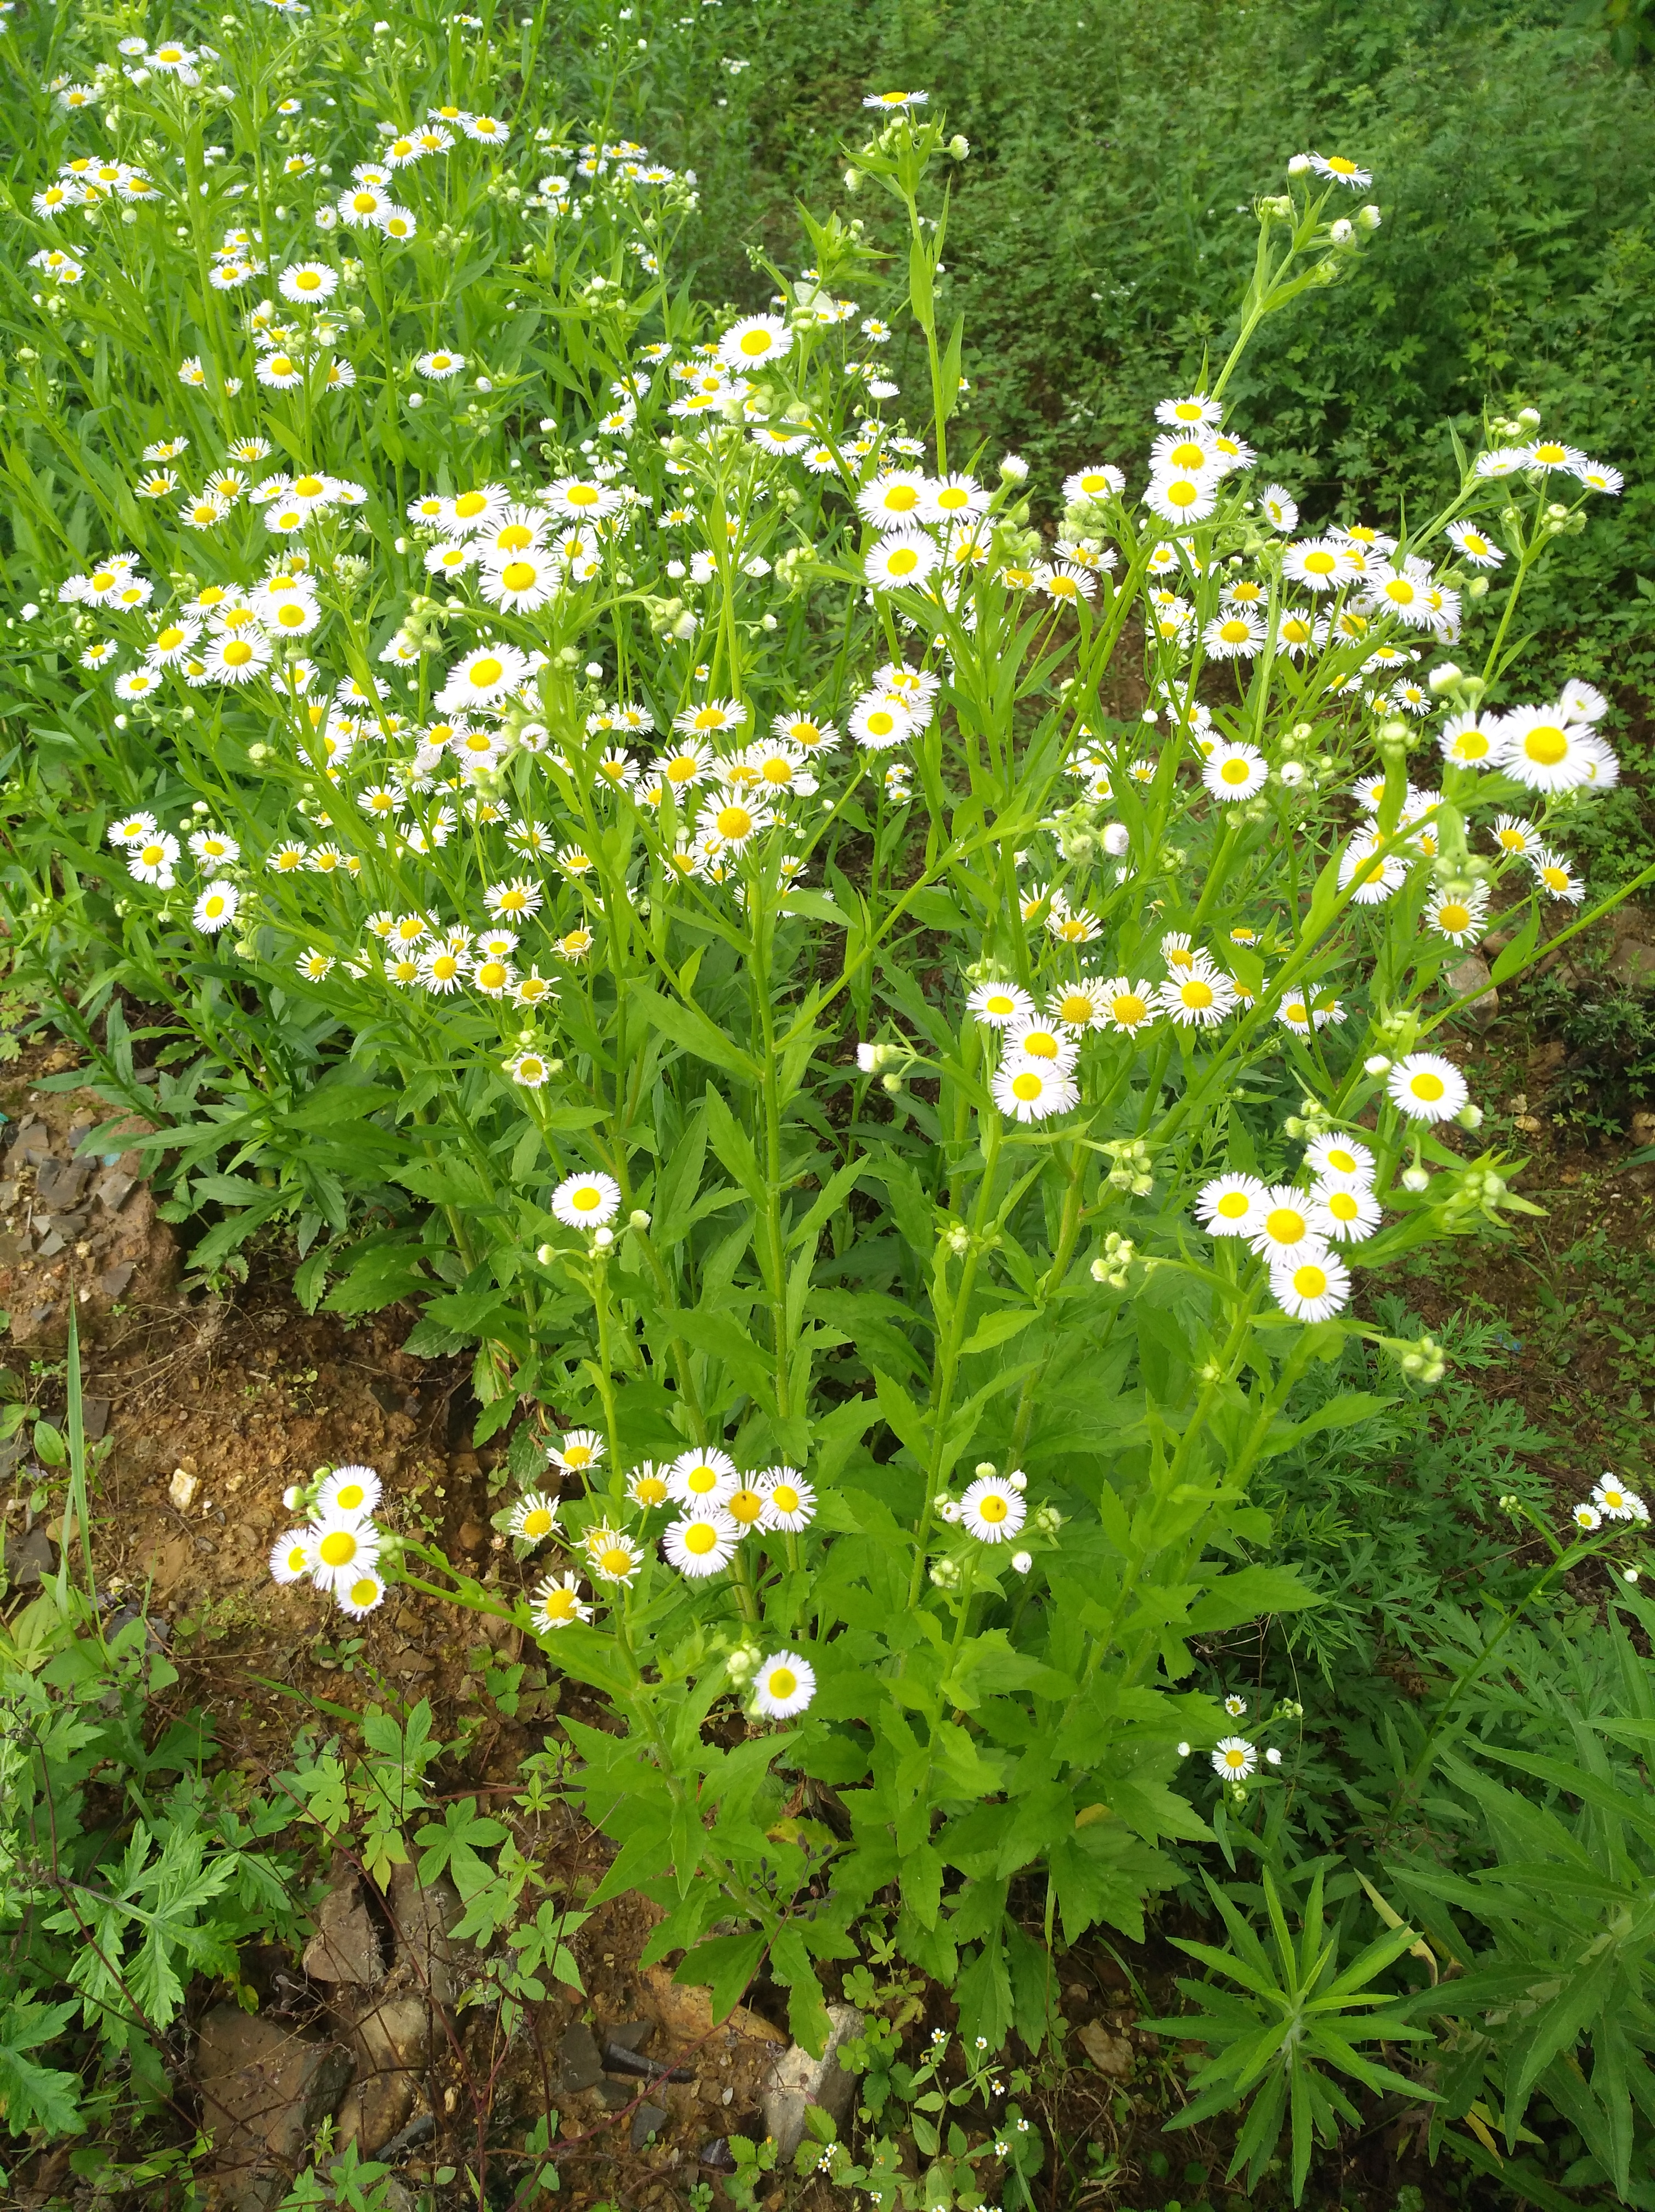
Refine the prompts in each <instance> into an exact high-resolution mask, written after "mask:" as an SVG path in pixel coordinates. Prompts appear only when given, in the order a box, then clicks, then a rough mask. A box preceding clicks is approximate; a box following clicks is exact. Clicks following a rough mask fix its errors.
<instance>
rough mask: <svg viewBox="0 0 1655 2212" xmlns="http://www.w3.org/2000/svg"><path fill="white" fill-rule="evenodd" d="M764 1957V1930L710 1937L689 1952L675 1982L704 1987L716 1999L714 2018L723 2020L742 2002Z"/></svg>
mask: <svg viewBox="0 0 1655 2212" xmlns="http://www.w3.org/2000/svg"><path fill="white" fill-rule="evenodd" d="M763 1958H764V1930H763V1929H758V1928H750V1929H745V1931H744V1932H743V1933H742V1934H740V1935H739V1936H708V1937H707V1939H706V1940H705V1942H700V1943H697V1945H696V1947H695V1948H694V1949H693V1950H691V1951H686V1952H685V1955H684V1960H683V1963H682V1964H681V1965H680V1966H679V1967H678V1972H676V1973H675V1974H674V1975H673V1977H672V1979H673V1980H674V1981H675V1982H682V1983H684V1984H686V1985H688V1986H691V1987H696V1986H699V1987H702V1988H704V1989H705V1990H707V1991H708V1993H709V1996H711V1998H712V2006H713V2018H714V2019H715V2020H723V2019H724V2018H725V2017H726V2016H727V2015H728V2014H730V2013H732V2012H733V2011H734V2009H735V2008H736V2007H737V2005H739V2003H740V2002H741V2000H742V1997H743V1996H745V1993H746V1989H747V1984H748V1983H749V1982H751V1979H752V1978H753V1976H754V1975H755V1974H756V1973H757V1972H758V1968H759V1964H760V1962H761V1960H763Z"/></svg>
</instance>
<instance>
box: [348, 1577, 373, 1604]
mask: <svg viewBox="0 0 1655 2212" xmlns="http://www.w3.org/2000/svg"><path fill="white" fill-rule="evenodd" d="M379 1594H380V1586H379V1584H378V1583H376V1582H374V1581H372V1580H370V1579H369V1577H368V1576H367V1575H364V1576H363V1577H362V1580H361V1581H360V1582H359V1583H351V1585H350V1602H351V1603H352V1605H372V1604H373V1602H374V1599H375V1598H376V1597H378V1595H379Z"/></svg>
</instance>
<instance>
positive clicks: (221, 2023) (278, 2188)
mask: <svg viewBox="0 0 1655 2212" xmlns="http://www.w3.org/2000/svg"><path fill="white" fill-rule="evenodd" d="M196 2072H197V2075H198V2080H199V2082H200V2088H201V2119H202V2125H203V2127H204V2129H205V2130H206V2131H207V2132H208V2133H209V2134H210V2136H211V2137H212V2143H213V2172H214V2175H215V2177H216V2179H217V2181H218V2183H219V2185H220V2188H221V2190H222V2194H223V2197H224V2200H225V2202H227V2203H228V2204H230V2205H232V2206H234V2208H235V2212H271V2208H273V2207H274V2206H275V2205H277V2204H278V2203H280V2202H281V2200H282V2198H283V2197H284V2196H286V2194H287V2192H288V2189H289V2185H290V2184H291V2182H292V2179H293V2176H294V2174H295V2172H297V2170H298V2168H299V2167H300V2166H301V2164H302V2163H303V2153H304V2151H305V2149H306V2147H307V2144H308V2143H309V2142H310V2139H311V2137H312V2136H313V2135H314V2133H315V2131H316V2129H317V2127H318V2126H319V2124H320V2122H321V2121H322V2120H323V2119H324V2118H326V2116H327V2115H328V2114H329V2113H331V2112H333V2110H334V2109H335V2107H336V2106H338V2101H339V2097H340V2093H341V2092H342V2091H343V2090H344V2086H345V2083H346V2082H347V2081H349V2080H350V2057H348V2055H347V2054H346V2053H345V2052H344V2051H342V2050H340V2049H339V2048H338V2045H335V2044H331V2043H317V2042H313V2041H312V2040H311V2039H309V2038H308V2037H306V2036H301V2035H295V2034H294V2033H291V2032H290V2031H289V2030H288V2029H286V2028H283V2027H279V2026H278V2025H277V2022H276V2021H271V2020H260V2019H259V2018H257V2017H256V2016H254V2015H251V2014H247V2013H244V2012H243V2011H242V2010H241V2009H240V2007H239V2006H236V2005H216V2006H215V2007H214V2008H213V2009H212V2010H211V2011H210V2013H208V2014H207V2015H206V2017H205V2018H204V2020H203V2021H202V2023H201V2034H200V2039H199V2041H198V2045H197V2048H196Z"/></svg>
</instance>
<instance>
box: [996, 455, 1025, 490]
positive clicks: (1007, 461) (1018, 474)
mask: <svg viewBox="0 0 1655 2212" xmlns="http://www.w3.org/2000/svg"><path fill="white" fill-rule="evenodd" d="M1000 475H1001V482H1002V483H1026V482H1027V481H1028V475H1029V465H1028V463H1027V462H1026V461H1025V459H1024V458H1023V456H1022V454H1021V453H1005V454H1002V455H1001V462H1000Z"/></svg>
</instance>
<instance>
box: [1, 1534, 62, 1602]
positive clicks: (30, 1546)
mask: <svg viewBox="0 0 1655 2212" xmlns="http://www.w3.org/2000/svg"><path fill="white" fill-rule="evenodd" d="M57 1565H58V1562H57V1559H56V1557H55V1556H54V1554H53V1552H52V1539H51V1537H50V1536H48V1535H47V1534H46V1530H45V1529H44V1528H40V1527H39V1526H38V1525H37V1526H36V1527H34V1528H31V1529H30V1530H29V1532H28V1534H27V1536H20V1537H18V1538H17V1540H16V1541H15V1543H14V1542H12V1541H8V1542H7V1545H6V1579H7V1581H8V1582H9V1584H10V1585H11V1587H12V1589H33V1588H34V1587H35V1585H36V1583H43V1582H44V1581H45V1580H46V1577H47V1576H48V1575H49V1574H52V1573H54V1572H55V1571H56V1569H57Z"/></svg>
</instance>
